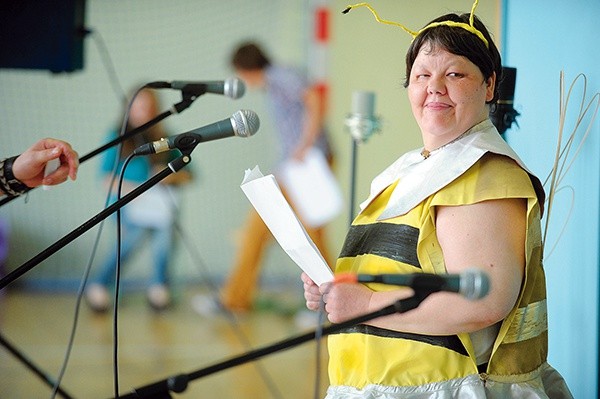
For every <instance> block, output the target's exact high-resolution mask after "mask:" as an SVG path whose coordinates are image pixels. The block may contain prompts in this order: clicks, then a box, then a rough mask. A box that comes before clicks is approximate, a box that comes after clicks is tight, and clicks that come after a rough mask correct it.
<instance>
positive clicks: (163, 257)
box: [92, 212, 173, 286]
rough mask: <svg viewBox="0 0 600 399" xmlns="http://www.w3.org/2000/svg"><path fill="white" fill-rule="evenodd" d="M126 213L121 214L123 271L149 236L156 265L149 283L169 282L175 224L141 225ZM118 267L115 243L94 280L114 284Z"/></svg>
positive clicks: (98, 282) (104, 283) (105, 284)
mask: <svg viewBox="0 0 600 399" xmlns="http://www.w3.org/2000/svg"><path fill="white" fill-rule="evenodd" d="M126 214H127V212H122V214H121V267H122V269H121V273H123V267H124V264H125V263H126V262H127V259H128V258H129V256H130V255H132V254H133V253H135V252H134V251H135V250H136V249H138V248H139V247H140V245H141V244H143V242H144V241H145V238H146V237H147V236H149V240H148V241H149V242H150V244H151V245H152V259H153V261H154V267H153V269H152V274H151V276H150V281H149V283H150V285H156V284H159V285H166V284H168V272H167V269H168V263H169V257H170V255H171V244H172V238H173V226H172V225H170V224H169V225H167V226H165V227H160V228H155V227H147V226H141V225H139V224H135V223H133V222H132V221H130V220H128V218H127V217H126ZM115 238H116V234H115ZM115 241H116V240H115ZM116 268H117V247H116V243H115V247H114V249H113V253H112V255H111V256H109V257H108V258H106V260H105V261H104V263H103V264H102V266H101V268H100V271H99V273H98V274H97V275H96V277H95V278H94V279H93V280H92V282H93V283H97V284H101V285H103V286H109V285H113V283H114V279H115V271H116ZM121 276H122V274H121Z"/></svg>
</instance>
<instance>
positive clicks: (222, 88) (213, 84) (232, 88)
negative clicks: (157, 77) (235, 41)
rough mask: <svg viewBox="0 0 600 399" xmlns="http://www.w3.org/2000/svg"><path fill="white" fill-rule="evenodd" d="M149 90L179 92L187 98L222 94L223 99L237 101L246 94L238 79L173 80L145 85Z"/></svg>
mask: <svg viewBox="0 0 600 399" xmlns="http://www.w3.org/2000/svg"><path fill="white" fill-rule="evenodd" d="M146 87H149V88H151V89H174V90H181V92H182V93H184V94H187V95H189V96H193V97H198V96H201V95H203V94H205V93H212V94H222V95H224V96H225V97H229V98H232V99H234V100H235V99H238V98H240V97H242V96H243V95H244V93H245V92H246V86H245V85H244V82H243V81H242V80H241V79H239V78H228V79H225V80H213V81H206V82H194V81H187V80H173V81H171V82H151V83H148V84H147V85H146Z"/></svg>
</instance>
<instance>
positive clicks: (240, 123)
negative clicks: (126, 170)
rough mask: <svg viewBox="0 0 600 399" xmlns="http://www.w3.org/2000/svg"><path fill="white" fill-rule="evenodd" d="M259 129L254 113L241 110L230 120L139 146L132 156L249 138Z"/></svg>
mask: <svg viewBox="0 0 600 399" xmlns="http://www.w3.org/2000/svg"><path fill="white" fill-rule="evenodd" d="M259 127H260V120H259V119H258V115H256V113H255V112H254V111H250V110H247V109H243V110H239V111H237V112H236V113H234V114H233V115H232V116H231V117H230V118H227V119H223V120H222V121H219V122H215V123H211V124H210V125H208V126H203V127H200V128H198V129H194V130H190V131H189V132H185V133H181V134H178V135H176V136H171V137H167V138H162V139H160V140H158V141H153V142H150V143H146V144H144V145H141V146H139V147H138V148H136V149H135V150H134V151H133V154H134V155H149V154H157V153H159V152H164V151H168V150H171V149H174V148H177V149H179V150H180V151H185V150H192V149H194V147H196V146H197V145H198V144H199V143H202V142H205V141H212V140H218V139H222V138H226V137H231V136H238V137H250V136H252V135H253V134H254V133H256V131H257V130H258V128H259Z"/></svg>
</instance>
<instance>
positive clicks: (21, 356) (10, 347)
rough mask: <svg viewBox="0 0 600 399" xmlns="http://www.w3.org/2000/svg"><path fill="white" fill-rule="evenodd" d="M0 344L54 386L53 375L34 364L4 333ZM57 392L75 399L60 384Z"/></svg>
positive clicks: (51, 386)
mask: <svg viewBox="0 0 600 399" xmlns="http://www.w3.org/2000/svg"><path fill="white" fill-rule="evenodd" d="M0 344H2V346H4V347H5V348H6V350H7V351H9V352H10V353H11V354H12V355H13V356H14V357H16V358H17V359H19V360H20V361H21V362H22V363H23V364H24V365H25V366H27V368H29V369H30V370H31V371H32V372H33V373H34V374H35V375H37V376H38V377H40V379H41V380H42V381H43V382H44V383H46V385H48V386H49V387H50V388H54V385H55V384H56V382H55V381H53V380H52V377H50V376H49V375H48V374H46V373H45V372H44V371H42V370H41V369H40V368H39V367H37V366H36V365H35V364H33V363H32V362H31V361H30V360H29V359H28V358H27V357H26V356H25V355H24V354H22V353H21V352H19V351H18V350H17V348H15V347H14V346H13V345H12V344H11V343H10V342H8V341H7V340H6V338H4V336H2V333H0ZM56 393H58V394H60V396H62V397H63V398H65V399H73V397H72V396H71V395H69V394H68V393H67V392H65V391H64V390H63V389H62V388H61V387H60V386H59V387H57V388H56Z"/></svg>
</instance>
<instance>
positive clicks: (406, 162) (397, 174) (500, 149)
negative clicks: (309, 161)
mask: <svg viewBox="0 0 600 399" xmlns="http://www.w3.org/2000/svg"><path fill="white" fill-rule="evenodd" d="M486 152H493V153H496V154H501V155H506V156H508V157H510V158H512V159H514V160H515V161H516V162H517V163H518V164H519V165H520V166H521V167H522V168H523V169H525V170H526V171H527V172H528V173H529V174H530V175H532V173H531V172H529V171H528V170H527V168H526V167H525V165H524V164H523V162H522V161H521V159H520V158H519V156H518V155H517V154H516V153H515V152H514V151H513V149H512V148H510V147H509V146H508V144H507V143H506V142H505V141H504V140H503V139H502V137H500V134H499V133H498V131H497V130H496V128H495V127H494V125H493V124H492V122H491V121H490V120H489V119H486V120H485V121H483V122H481V123H478V124H477V125H475V126H473V127H472V128H471V129H469V131H468V132H467V133H466V134H464V135H463V136H462V137H461V138H459V139H458V140H456V141H454V142H451V143H449V144H447V145H445V146H444V148H440V149H439V150H436V151H432V152H431V154H430V156H429V157H428V158H427V159H424V158H423V156H422V155H421V149H416V150H412V151H410V152H407V153H406V154H404V155H403V156H401V157H400V158H398V159H397V160H396V161H395V162H394V163H393V164H391V165H390V166H389V167H388V168H386V169H385V170H384V171H383V172H382V173H381V174H379V175H378V176H377V177H376V178H375V179H374V180H373V182H372V183H371V192H370V194H369V197H368V198H367V200H365V201H364V202H363V203H361V204H360V209H361V211H362V210H364V209H365V208H366V207H367V205H369V204H370V203H371V201H373V199H375V197H377V196H378V195H379V194H380V193H381V192H382V191H383V190H384V189H385V188H386V187H388V186H389V185H390V184H392V183H393V182H395V181H396V180H398V179H400V183H399V184H398V185H397V186H396V188H395V189H394V192H393V193H392V195H391V196H390V200H389V201H388V204H387V206H386V208H385V210H384V211H383V212H382V213H381V215H380V216H379V218H378V220H383V219H389V218H393V217H396V216H399V215H403V214H405V213H407V212H408V211H410V210H411V209H412V208H414V207H415V206H417V205H418V204H419V203H420V202H421V201H423V200H424V199H425V198H427V197H429V196H430V195H432V194H434V193H435V192H437V191H439V190H440V189H441V188H443V187H445V186H446V185H448V184H449V183H450V182H452V181H453V180H455V179H456V178H457V177H459V176H460V175H462V174H463V173H464V172H466V171H467V169H469V168H470V167H471V166H472V165H473V164H474V163H475V162H477V160H479V159H480V158H481V157H482V156H483V155H484V154H485V153H486ZM532 176H533V175H532ZM536 179H537V178H536ZM540 187H541V184H540Z"/></svg>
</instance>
